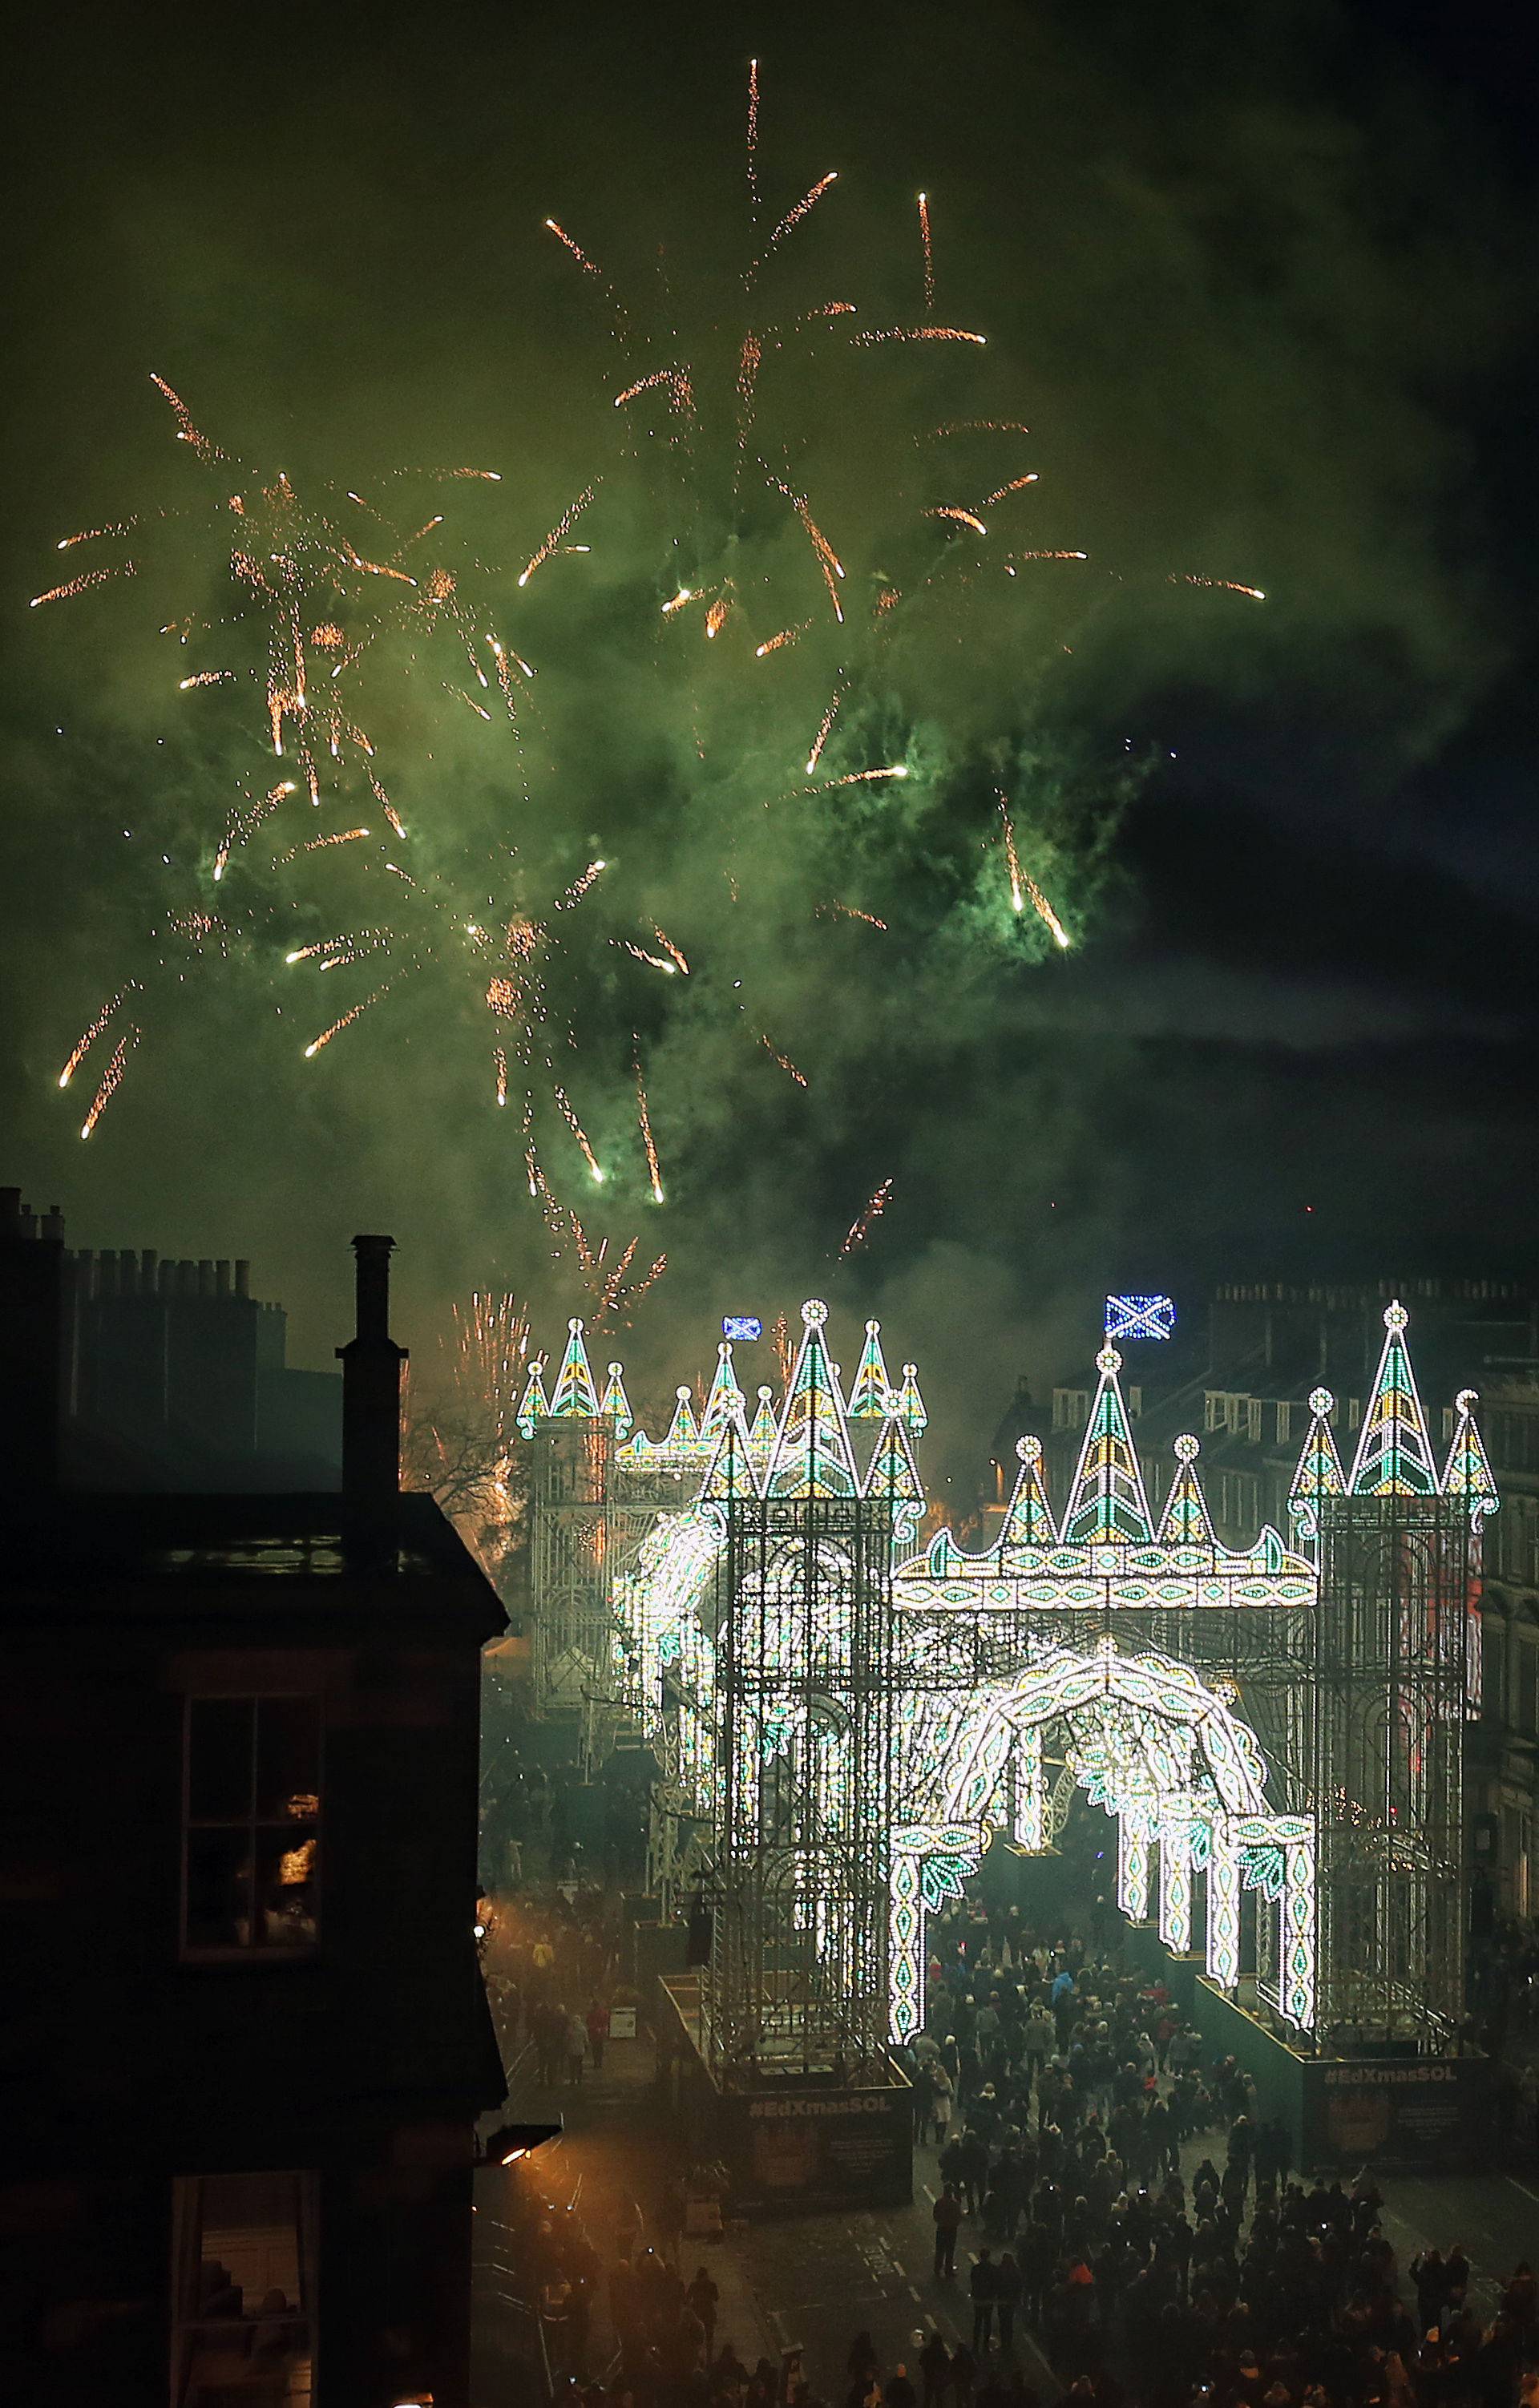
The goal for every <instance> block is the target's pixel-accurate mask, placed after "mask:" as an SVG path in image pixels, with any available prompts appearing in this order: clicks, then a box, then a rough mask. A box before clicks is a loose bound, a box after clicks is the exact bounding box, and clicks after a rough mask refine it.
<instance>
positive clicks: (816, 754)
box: [807, 685, 842, 778]
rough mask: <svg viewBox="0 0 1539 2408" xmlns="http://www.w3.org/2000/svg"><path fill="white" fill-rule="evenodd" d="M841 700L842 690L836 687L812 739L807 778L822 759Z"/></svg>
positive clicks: (837, 715)
mask: <svg viewBox="0 0 1539 2408" xmlns="http://www.w3.org/2000/svg"><path fill="white" fill-rule="evenodd" d="M841 699H842V689H841V687H839V686H837V685H836V686H835V688H834V691H833V696H832V699H831V700H830V702H829V704H828V708H827V710H826V711H825V712H824V714H823V718H822V722H821V724H820V725H819V727H818V731H817V735H816V737H815V738H814V739H813V749H812V751H811V752H810V753H808V755H807V775H808V776H809V778H810V777H811V776H812V774H813V770H814V769H815V768H816V767H817V765H818V762H819V761H820V760H821V758H822V755H823V748H824V746H825V744H827V741H828V733H829V730H830V729H831V727H832V726H833V724H834V722H835V720H836V719H837V718H838V717H839V706H840V703H841Z"/></svg>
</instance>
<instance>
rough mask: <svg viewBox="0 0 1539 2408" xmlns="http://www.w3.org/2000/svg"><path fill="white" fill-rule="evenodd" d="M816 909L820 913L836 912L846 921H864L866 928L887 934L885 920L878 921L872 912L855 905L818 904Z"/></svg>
mask: <svg viewBox="0 0 1539 2408" xmlns="http://www.w3.org/2000/svg"><path fill="white" fill-rule="evenodd" d="M817 908H818V910H820V911H838V912H840V913H841V914H842V916H843V917H844V918H845V919H846V920H864V921H865V923H866V925H867V927H868V928H880V929H881V931H882V933H883V935H884V936H885V935H886V933H887V924H886V922H885V920H879V919H878V918H877V916H876V914H875V912H874V911H862V910H861V909H860V907H859V905H858V904H856V903H820V904H819V905H818V907H817Z"/></svg>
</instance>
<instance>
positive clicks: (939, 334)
mask: <svg viewBox="0 0 1539 2408" xmlns="http://www.w3.org/2000/svg"><path fill="white" fill-rule="evenodd" d="M850 339H851V341H852V342H856V343H860V344H863V345H864V344H870V343H986V342H987V340H988V337H987V336H986V335H976V334H974V333H973V331H972V329H971V326H872V327H870V328H868V330H867V331H866V332H865V333H864V334H861V335H853V336H852V337H850Z"/></svg>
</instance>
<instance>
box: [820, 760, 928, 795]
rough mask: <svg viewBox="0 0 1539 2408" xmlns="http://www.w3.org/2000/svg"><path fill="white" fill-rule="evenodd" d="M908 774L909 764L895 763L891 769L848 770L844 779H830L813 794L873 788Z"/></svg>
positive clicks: (829, 793) (904, 762)
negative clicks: (881, 780) (840, 789)
mask: <svg viewBox="0 0 1539 2408" xmlns="http://www.w3.org/2000/svg"><path fill="white" fill-rule="evenodd" d="M908 774H909V765H908V763H907V762H906V761H895V762H894V763H893V764H892V766H891V767H890V768H886V769H850V770H847V771H846V772H845V774H844V776H843V777H842V778H829V779H828V780H827V781H826V782H825V783H824V784H823V785H821V786H814V787H813V793H814V794H817V795H831V794H833V793H835V792H836V790H837V789H838V788H839V787H841V786H873V785H875V784H876V783H877V781H879V780H880V779H883V778H906V777H907V776H908Z"/></svg>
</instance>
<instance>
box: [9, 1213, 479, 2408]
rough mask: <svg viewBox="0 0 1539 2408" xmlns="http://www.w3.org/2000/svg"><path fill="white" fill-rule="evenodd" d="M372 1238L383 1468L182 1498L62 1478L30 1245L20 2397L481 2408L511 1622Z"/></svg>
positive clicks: (365, 1405) (20, 1745) (368, 1333)
mask: <svg viewBox="0 0 1539 2408" xmlns="http://www.w3.org/2000/svg"><path fill="white" fill-rule="evenodd" d="M355 1242H356V1244H357V1247H358V1250H359V1289H360V1326H359V1335H358V1338H357V1339H356V1340H353V1341H352V1345H351V1346H350V1347H349V1348H347V1349H344V1350H342V1352H343V1358H344V1379H345V1381H346V1383H347V1385H348V1388H349V1398H348V1419H349V1430H350V1437H351V1440H352V1443H350V1449H349V1470H350V1475H351V1478H350V1485H349V1489H348V1490H347V1491H346V1492H344V1493H340V1494H337V1493H333V1494H329V1495H328V1494H324V1493H323V1494H285V1495H251V1494H247V1495H237V1496H228V1495H226V1496H219V1495H156V1496H151V1495H122V1494H120V1495H102V1494H99V1493H89V1492H84V1491H73V1492H71V1491H64V1492H62V1491H61V1490H60V1488H59V1486H58V1484H57V1476H58V1469H59V1463H60V1458H61V1454H62V1452H63V1449H64V1443H65V1440H66V1439H67V1435H68V1416H67V1414H66V1413H61V1412H60V1411H59V1408H60V1406H61V1404H62V1402H63V1401H64V1400H65V1392H66V1389H67V1374H68V1363H67V1350H68V1344H69V1323H70V1313H69V1297H70V1276H71V1273H70V1266H69V1264H68V1261H67V1259H66V1257H65V1250H64V1246H63V1242H62V1240H61V1239H60V1238H59V1237H58V1236H36V1237H30V1238H29V1237H25V1236H20V1235H17V1234H14V1233H13V1234H12V1235H11V1236H10V1237H8V1238H0V1335H3V1340H4V1347H5V1356H4V1376H3V1383H0V1449H3V1453H0V1512H3V1515H4V1527H5V1528H6V1532H7V1559H6V1570H5V1573H4V1577H3V1581H0V1630H3V1634H4V1640H3V1643H4V1660H5V1667H6V1673H5V1679H4V1681H3V1682H0V1966H3V1968H4V1978H3V1979H0V2398H3V2399H4V2400H5V2401H7V2408H8V2404H9V2403H16V2408H23V2403H25V2408H34V2403H36V2408H45V2403H46V2408H86V2403H90V2408H108V2403H109V2404H110V2408H140V2403H145V2408H149V2404H150V2403H153V2408H165V2403H166V2402H167V2401H169V2402H171V2403H172V2408H178V2403H185V2408H210V2403H214V2402H225V2401H236V2400H239V2401H248V2400H250V2401H262V2402H267V2401H273V2402H277V2401H284V2402H290V2401H296V2400H300V2399H304V2398H309V2397H310V2396H311V2392H310V2389H309V2388H307V2383H309V2385H310V2386H312V2387H313V2396H314V2397H315V2399H316V2401H318V2402H320V2403H324V2408H354V2403H355V2404H356V2408H389V2403H392V2402H395V2401H404V2400H414V2399H420V2398H422V2397H423V2396H424V2395H425V2394H426V2393H428V2392H431V2394H432V2395H433V2397H434V2399H435V2401H437V2402H439V2408H453V2403H463V2402H464V2401H465V2400H466V2398H467V2381H468V2353H469V2313H470V2298H469V2283H470V2264H469V2260H470V2186H471V2169H472V2165H473V2162H474V2156H475V2147H476V2142H475V2125H476V2120H477V2118H478V2117H479V2116H480V2115H481V2114H482V2113H483V2112H484V2111H485V2110H487V2109H489V2108H492V2107H495V2106H496V2104H497V2103H498V2102H499V2101H500V2100H501V2099H502V2097H503V2095H504V2090H505V2083H504V2077H503V2072H502V2068H501V2064H500V2061H499V2059H498V2055H497V2050H496V2040H495V2037H494V2033H493V2028H492V2025H491V2020H490V2017H489V2014H488V2012H487V2007H486V2002H485V1999H484V1995H483V1992H482V1983H481V1975H480V1969H479V1964H478V1960H477V1954H476V1947H475V1940H474V1921H475V1909H476V1894H477V1861H476V1835H477V1805H478V1789H477V1784H478V1745H479V1677H480V1659H481V1650H482V1646H483V1645H484V1644H485V1642H486V1641H488V1640H490V1639H492V1638H494V1637H495V1636H496V1634H497V1633H499V1632H500V1631H501V1630H502V1628H503V1627H504V1617H503V1614H502V1613H501V1610H500V1608H499V1606H498V1604H497V1602H496V1597H495V1596H494V1594H493V1592H492V1590H491V1588H490V1587H489V1585H488V1584H487V1582H486V1581H485V1579H484V1578H483V1576H482V1573H481V1572H480V1570H478V1569H477V1567H476V1565H475V1564H474V1562H473V1561H472V1559H471V1557H470V1556H469V1555H468V1554H467V1551H466V1549H465V1548H464V1546H463V1545H462V1543H461V1542H460V1541H459V1539H458V1538H457V1536H456V1535H455V1533H454V1531H453V1527H451V1525H450V1524H449V1523H448V1522H447V1521H446V1520H445V1518H444V1516H443V1515H442V1513H441V1512H440V1511H439V1507H438V1506H437V1504H436V1503H435V1502H434V1500H433V1499H432V1498H429V1497H427V1496H418V1495H408V1496H398V1495H397V1493H396V1488H397V1481H398V1472H397V1470H396V1460H397V1458H396V1428H397V1426H398V1413H399V1386H400V1367H401V1362H402V1359H403V1357H402V1351H401V1350H400V1349H399V1348H397V1347H396V1346H395V1345H394V1343H393V1341H392V1340H390V1337H389V1331H388V1306H387V1301H386V1295H385V1280H386V1278H387V1263H388V1254H389V1240H369V1239H360V1240H356V1241H355ZM120 1296H121V1290H120ZM148 1300H149V1301H151V1302H154V1303H157V1304H158V1302H159V1292H158V1287H157V1290H156V1294H155V1296H154V1297H151V1298H150V1299H148ZM200 1300H201V1299H199V1298H197V1297H194V1298H192V1299H191V1301H193V1302H194V1303H195V1302H197V1301H200ZM212 1300H213V1301H215V1302H216V1303H217V1302H218V1301H220V1300H221V1299H220V1297H219V1294H218V1290H217V1288H216V1291H215V1297H214V1298H213V1299H212ZM231 1300H235V1292H234V1289H233V1287H232V1297H231ZM253 1311H255V1312H259V1311H260V1308H253ZM171 1326H172V1323H171V1320H170V1318H169V1317H168V1318H167V1319H166V1321H165V1328H166V1330H167V1331H169V1330H170V1328H171ZM210 1376H211V1377H213V1376H216V1375H215V1374H212V1373H211V1374H210Z"/></svg>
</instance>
